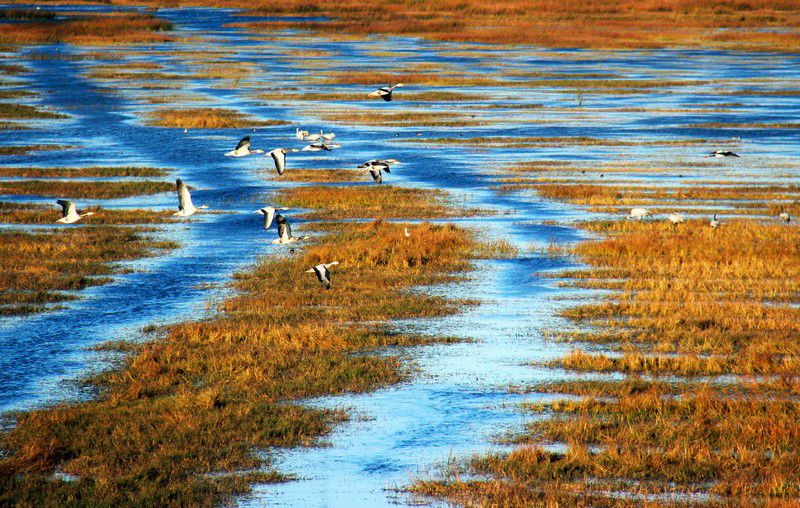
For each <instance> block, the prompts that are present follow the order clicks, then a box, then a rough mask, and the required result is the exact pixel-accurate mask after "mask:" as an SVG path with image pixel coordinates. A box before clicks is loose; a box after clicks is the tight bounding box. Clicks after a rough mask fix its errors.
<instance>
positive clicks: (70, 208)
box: [56, 199, 94, 224]
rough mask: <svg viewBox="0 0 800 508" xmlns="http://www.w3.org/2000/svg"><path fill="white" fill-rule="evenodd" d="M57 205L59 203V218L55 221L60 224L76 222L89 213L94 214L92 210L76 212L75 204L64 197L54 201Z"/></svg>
mask: <svg viewBox="0 0 800 508" xmlns="http://www.w3.org/2000/svg"><path fill="white" fill-rule="evenodd" d="M56 203H58V204H59V205H61V218H60V219H58V220H57V221H56V222H60V223H61V224H72V223H73V222H78V221H79V220H81V219H82V218H84V217H88V216H89V215H94V212H86V213H80V214H79V213H78V208H77V207H76V206H75V203H73V202H72V201H69V200H66V199H59V200H58V201H56Z"/></svg>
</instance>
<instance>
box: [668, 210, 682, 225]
mask: <svg viewBox="0 0 800 508" xmlns="http://www.w3.org/2000/svg"><path fill="white" fill-rule="evenodd" d="M667 220H668V221H670V222H671V223H672V225H673V226H677V225H678V224H681V223H683V215H681V214H679V213H671V214H669V215H667Z"/></svg>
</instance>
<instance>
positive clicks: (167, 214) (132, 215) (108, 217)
mask: <svg viewBox="0 0 800 508" xmlns="http://www.w3.org/2000/svg"><path fill="white" fill-rule="evenodd" d="M84 212H94V215H92V216H90V217H86V218H85V219H83V221H82V223H84V224H92V225H98V224H104V225H110V224H153V223H160V222H169V221H171V220H172V215H173V212H172V211H171V210H165V211H161V212H153V211H150V210H139V209H119V210H115V209H105V208H101V207H99V206H87V207H82V208H81V213H84ZM60 218H61V208H60V207H59V206H57V205H56V204H55V203H54V204H53V206H47V205H35V204H31V203H11V202H6V201H0V222H3V223H6V224H54V225H55V221H56V220H57V219H60Z"/></svg>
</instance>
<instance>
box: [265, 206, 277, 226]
mask: <svg viewBox="0 0 800 508" xmlns="http://www.w3.org/2000/svg"><path fill="white" fill-rule="evenodd" d="M274 218H275V209H274V208H272V207H270V208H266V209H265V210H264V229H269V227H270V226H272V220H273V219H274Z"/></svg>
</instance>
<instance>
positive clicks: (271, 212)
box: [253, 206, 289, 229]
mask: <svg viewBox="0 0 800 508" xmlns="http://www.w3.org/2000/svg"><path fill="white" fill-rule="evenodd" d="M288 209H289V207H286V206H283V207H280V208H275V207H274V206H265V207H264V208H262V209H261V210H256V211H255V212H253V213H260V214H261V215H263V216H264V229H269V228H270V226H272V221H273V220H274V219H275V212H276V211H278V210H288Z"/></svg>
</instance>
